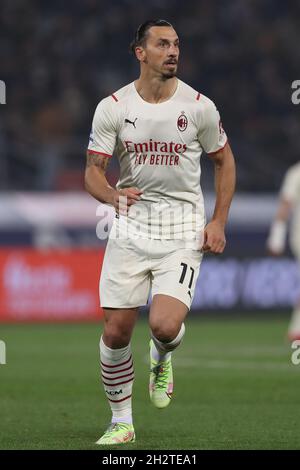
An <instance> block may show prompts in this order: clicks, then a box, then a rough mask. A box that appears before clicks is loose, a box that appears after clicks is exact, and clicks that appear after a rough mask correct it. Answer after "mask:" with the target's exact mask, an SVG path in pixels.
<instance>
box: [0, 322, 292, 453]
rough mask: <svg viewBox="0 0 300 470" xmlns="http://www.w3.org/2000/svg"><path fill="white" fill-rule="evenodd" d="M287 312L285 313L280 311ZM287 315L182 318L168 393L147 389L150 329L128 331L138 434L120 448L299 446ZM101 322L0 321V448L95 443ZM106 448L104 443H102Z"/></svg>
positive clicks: (101, 416)
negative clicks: (164, 399)
mask: <svg viewBox="0 0 300 470" xmlns="http://www.w3.org/2000/svg"><path fill="white" fill-rule="evenodd" d="M285 318H286V317H285ZM286 323H287V321H286V319H284V320H279V319H278V318H270V319H267V320H266V319H264V320H232V319H229V320H226V321H225V320H215V321H207V320H201V321H197V320H195V319H193V318H190V319H189V320H188V321H187V323H186V326H187V331H186V335H185V339H184V342H183V344H182V345H181V346H180V348H179V349H178V350H177V351H176V353H175V354H174V375H175V393H174V398H173V401H172V403H171V405H170V406H169V407H168V408H166V409H163V410H157V409H155V408H154V407H153V405H151V404H150V401H149V398H148V362H147V361H148V329H147V325H146V323H145V322H144V321H142V320H140V322H139V323H138V325H137V328H136V330H135V334H134V339H133V349H134V360H135V368H136V374H135V375H136V378H135V383H134V401H133V406H134V419H135V421H134V424H135V430H136V435H137V441H136V443H134V444H130V445H127V446H123V447H118V446H117V447H114V448H115V449H117V448H119V449H120V448H122V449H126V448H127V449H145V450H148V449H149V450H150V449H173V450H174V449H300V440H299V417H300V412H299V409H300V408H299V405H300V365H298V366H295V365H293V364H292V363H291V352H292V350H291V348H290V345H289V344H288V343H287V342H286V340H285V333H286V326H287V324H286ZM100 331H101V325H96V324H90V325H86V324H84V325H25V326H20V325H17V326H15V325H7V326H3V325H0V339H1V340H4V341H5V343H6V348H7V364H6V365H0V449H97V450H98V451H99V452H101V449H99V448H98V447H97V446H95V445H94V442H95V441H96V440H97V439H98V438H99V437H100V436H101V434H102V432H103V431H104V429H105V427H106V425H107V424H108V422H109V419H110V412H109V411H108V406H107V403H106V400H105V396H104V392H103V390H102V386H101V387H100V384H99V368H98V341H99V336H100ZM106 450H107V449H106Z"/></svg>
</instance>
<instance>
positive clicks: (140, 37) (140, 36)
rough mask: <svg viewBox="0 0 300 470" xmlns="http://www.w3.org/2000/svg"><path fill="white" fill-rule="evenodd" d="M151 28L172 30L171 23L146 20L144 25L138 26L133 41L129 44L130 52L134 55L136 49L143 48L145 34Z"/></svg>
mask: <svg viewBox="0 0 300 470" xmlns="http://www.w3.org/2000/svg"><path fill="white" fill-rule="evenodd" d="M152 26H169V27H170V28H173V26H172V25H171V23H169V22H168V21H166V20H148V21H145V23H142V24H140V26H139V27H138V29H137V30H136V32H135V35H134V40H133V41H131V43H130V51H131V52H132V53H133V54H134V55H135V48H136V47H138V46H144V44H145V42H146V39H147V33H148V31H149V29H150V28H152Z"/></svg>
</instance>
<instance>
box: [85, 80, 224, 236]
mask: <svg viewBox="0 0 300 470" xmlns="http://www.w3.org/2000/svg"><path fill="white" fill-rule="evenodd" d="M226 142H227V137H226V134H225V131H224V130H223V128H222V124H221V121H220V115H219V112H218V111H217V109H216V106H215V105H214V103H213V102H212V101H211V100H210V99H209V98H207V97H206V96H204V95H200V93H198V92H197V91H195V90H194V89H193V88H191V87H190V86H189V85H187V84H185V83H184V82H182V81H181V80H178V83H177V89H176V91H175V93H174V94H173V96H172V97H171V98H170V99H169V100H167V101H165V102H162V103H158V104H152V103H148V102H147V101H145V100H143V98H142V97H141V96H140V95H139V93H138V92H137V90H136V87H135V84H134V82H132V83H130V84H129V85H127V86H125V87H123V88H121V89H120V90H119V91H117V92H115V93H114V94H113V95H111V96H109V97H107V98H105V99H103V100H102V101H100V103H99V104H98V106H97V109H96V112H95V115H94V119H93V125H92V132H91V136H90V142H89V146H88V148H89V150H92V151H94V152H98V153H100V154H103V155H106V156H107V157H108V158H110V157H111V156H112V155H113V154H114V155H115V156H116V157H117V158H118V160H119V164H120V178H119V181H118V183H117V189H123V188H128V187H131V186H135V187H137V188H139V189H140V190H142V191H143V194H142V196H141V200H140V201H139V202H137V203H136V204H134V205H133V206H131V207H130V209H129V213H128V217H126V216H122V215H120V216H116V219H115V221H114V224H113V229H112V231H115V230H116V229H117V230H120V232H122V231H125V230H126V231H127V233H130V234H131V235H133V236H134V234H136V236H141V237H143V238H162V239H170V238H188V239H194V238H195V237H196V236H197V233H198V232H199V231H201V230H202V229H203V227H204V224H205V211H204V203H203V196H202V191H201V188H200V174H201V170H200V157H201V154H202V152H203V150H204V151H205V152H206V153H208V154H213V153H216V152H218V151H219V150H221V149H222V148H223V147H224V146H225V144H226Z"/></svg>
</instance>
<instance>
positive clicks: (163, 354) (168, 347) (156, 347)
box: [151, 323, 185, 362]
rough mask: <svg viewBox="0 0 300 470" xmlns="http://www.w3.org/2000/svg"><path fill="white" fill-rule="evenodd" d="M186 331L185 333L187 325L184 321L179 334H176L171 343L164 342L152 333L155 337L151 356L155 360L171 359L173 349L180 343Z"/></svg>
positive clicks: (153, 337)
mask: <svg viewBox="0 0 300 470" xmlns="http://www.w3.org/2000/svg"><path fill="white" fill-rule="evenodd" d="M184 333H185V326H184V323H182V325H181V328H180V330H179V333H178V335H177V336H176V338H174V339H173V340H172V341H170V343H162V342H161V341H159V340H158V339H157V338H155V336H154V335H153V334H151V337H152V339H153V342H152V345H151V357H152V358H153V359H154V360H155V361H158V362H163V361H167V360H169V358H170V357H171V354H172V351H173V350H174V349H176V348H177V347H178V346H179V345H180V343H181V340H182V338H183V335H184Z"/></svg>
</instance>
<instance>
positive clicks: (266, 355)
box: [0, 0, 300, 449]
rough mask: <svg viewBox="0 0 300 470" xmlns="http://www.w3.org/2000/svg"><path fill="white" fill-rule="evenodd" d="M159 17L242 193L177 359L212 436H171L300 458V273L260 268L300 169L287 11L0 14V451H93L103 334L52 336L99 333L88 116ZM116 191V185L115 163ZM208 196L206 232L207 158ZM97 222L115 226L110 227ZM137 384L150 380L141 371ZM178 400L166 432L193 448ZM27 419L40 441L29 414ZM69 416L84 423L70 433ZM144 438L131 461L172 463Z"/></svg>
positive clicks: (293, 33)
mask: <svg viewBox="0 0 300 470" xmlns="http://www.w3.org/2000/svg"><path fill="white" fill-rule="evenodd" d="M157 17H159V18H165V19H167V20H168V21H170V22H172V23H173V24H174V26H175V28H176V30H177V32H178V34H179V37H180V40H181V59H180V68H179V76H180V78H181V79H182V80H184V81H186V82H187V83H189V84H190V85H192V86H193V87H194V88H196V89H197V90H199V91H200V92H202V93H203V94H205V95H207V96H209V97H210V98H212V99H213V100H214V101H215V102H216V103H217V105H218V108H219V110H220V112H221V116H222V121H223V125H224V128H225V129H226V131H227V133H228V135H229V138H230V141H231V146H232V148H233V151H234V154H235V156H236V160H237V176H238V179H237V194H236V197H235V200H234V203H233V206H232V210H231V216H230V221H229V224H228V228H227V240H228V246H227V248H226V253H225V254H224V255H223V256H222V257H212V256H206V259H205V260H204V262H203V265H202V268H201V273H200V277H199V281H198V285H197V290H196V295H195V299H194V304H193V310H192V315H191V319H190V320H189V321H190V322H191V323H192V325H193V332H194V337H192V336H193V335H192V333H190V336H188V335H187V340H186V343H185V345H183V346H182V348H183V353H182V354H183V356H182V357H183V358H184V357H186V358H188V357H189V358H191V356H192V355H195V354H197V357H198V360H199V363H197V359H195V358H194V359H193V360H194V362H192V361H190V365H189V366H188V367H190V369H188V373H189V374H190V372H191V368H192V369H194V372H193V373H194V374H198V379H199V384H201V386H200V385H199V387H200V388H201V387H203V379H204V378H205V380H206V387H204V389H203V388H202V391H201V394H202V398H201V397H200V398H199V396H197V394H196V393H194V396H192V397H190V398H188V399H189V400H190V403H191V405H190V407H191V408H190V411H189V412H190V413H196V415H197V413H200V414H199V416H200V415H201V416H202V417H203V416H204V418H205V417H206V426H208V428H209V432H208V434H206V437H205V438H204V437H203V436H202V437H199V436H198V434H197V432H196V435H197V436H198V437H197V436H196V437H195V438H194V440H193V441H189V440H188V438H187V439H186V440H184V438H183V436H182V435H181V437H180V436H179V437H180V439H181V440H180V439H179V442H178V446H179V447H176V448H180V445H183V446H185V447H184V448H195V449H196V448H199V449H201V448H263V447H264V446H265V447H267V448H268V447H270V448H276V447H277V448H293V447H294V448H295V447H297V446H298V448H299V444H298V442H297V439H296V438H295V435H294V430H295V429H294V426H295V419H296V417H295V411H294V410H295V406H299V398H298V397H297V395H296V393H295V386H296V384H297V386H298V387H299V370H300V369H299V368H298V369H297V368H296V367H295V366H293V365H292V364H291V363H290V347H289V345H288V343H286V339H285V335H286V328H287V322H288V319H289V313H290V310H291V307H292V305H293V303H294V302H295V301H296V299H297V298H298V297H299V296H300V278H299V272H298V265H297V263H296V262H295V261H294V260H293V258H292V257H291V256H290V253H289V251H287V255H286V257H284V258H280V259H271V258H269V257H268V256H267V254H266V251H265V242H266V237H267V233H268V229H269V225H270V222H271V219H272V217H273V215H274V211H275V208H276V201H277V191H278V189H279V186H280V183H281V181H282V178H283V175H284V172H285V171H286V170H287V168H288V167H289V166H290V165H291V164H293V163H296V162H297V161H298V160H299V142H298V141H299V135H300V119H299V116H300V115H299V112H300V108H299V106H298V107H297V106H295V105H293V104H292V101H291V93H292V90H291V84H292V82H293V81H294V80H296V79H299V78H300V77H299V59H300V49H299V47H297V44H298V43H299V40H300V28H299V18H300V3H299V2H298V1H297V0H295V1H293V0H287V1H285V2H282V1H281V0H243V1H241V0H230V1H228V2H224V1H221V0H210V1H208V0H197V1H194V0H191V1H185V2H182V1H177V0H151V1H148V2H147V3H143V2H138V1H135V0H114V1H106V0H73V1H72V2H61V1H57V0H52V1H51V2H46V1H45V0H30V1H25V0H14V1H11V0H10V1H9V0H2V1H1V6H0V56H1V62H0V79H1V80H3V81H4V82H5V84H6V101H7V102H6V104H5V105H0V161H1V171H0V188H1V192H0V221H1V223H0V339H1V340H4V341H5V342H6V345H7V366H5V367H2V366H0V379H1V382H2V384H1V386H0V394H1V403H2V416H3V419H2V423H3V425H4V424H5V426H6V429H9V431H8V434H7V433H3V436H2V441H1V438H0V448H14V447H15V448H30V447H32V448H87V447H89V444H88V443H87V442H90V441H92V440H93V439H94V437H97V436H95V429H98V428H99V420H98V419H96V417H94V415H96V413H95V412H94V411H93V412H91V408H90V407H89V406H88V405H89V404H90V403H91V404H93V406H95V407H96V409H97V410H98V411H99V413H100V415H101V414H103V415H104V417H105V418H107V419H108V416H109V415H108V412H107V411H106V405H105V403H104V400H103V399H102V402H103V403H102V402H101V403H99V401H100V396H99V390H98V384H97V380H96V379H97V374H98V371H97V354H98V352H97V343H98V337H99V330H100V329H101V326H100V328H99V327H98V326H95V325H94V324H92V325H82V324H79V325H72V326H71V325H69V326H68V327H66V326H65V325H51V326H48V324H49V322H59V323H66V322H74V321H76V322H78V321H80V322H91V321H92V322H95V321H98V320H100V319H101V310H100V309H99V307H98V279H99V274H100V268H101V260H102V257H103V253H104V248H105V240H101V239H99V237H98V236H97V234H96V225H97V224H99V223H100V224H101V217H102V216H101V210H99V207H98V204H97V202H96V201H94V200H93V199H92V198H91V197H90V196H89V195H88V194H86V193H85V192H84V190H83V172H84V166H85V150H86V146H87V142H88V136H89V133H90V126H91V121H92V117H93V113H94V110H95V107H96V105H97V103H98V101H99V100H100V99H101V98H102V97H104V96H106V95H108V94H111V93H112V92H113V91H115V90H117V89H118V88H120V87H121V86H122V85H124V84H126V83H128V82H130V81H132V80H133V79H135V78H136V75H137V73H138V66H137V63H136V61H135V60H134V59H133V57H131V56H130V55H129V52H128V47H127V45H129V43H130V41H131V39H132V36H133V33H134V31H135V29H136V28H137V26H138V24H140V23H141V22H143V21H145V19H149V18H157ZM108 176H109V180H110V182H111V183H112V184H114V183H115V182H116V181H117V177H118V166H117V162H116V161H115V160H114V159H112V162H111V164H110V167H109V170H108ZM201 182H202V187H203V191H204V195H205V198H206V206H207V212H208V214H209V213H210V212H211V210H212V207H213V203H214V196H213V166H212V165H211V163H210V162H209V161H208V159H207V158H206V156H203V157H202V179H201ZM107 215H108V218H109V219H110V220H111V217H112V212H111V211H110V210H109V209H107ZM146 314H147V311H146V310H144V314H143V315H142V317H144V319H145V316H146ZM216 314H217V315H216ZM198 319H199V320H200V322H198V321H197V320H198ZM224 319H226V320H228V322H229V323H228V324H227V323H226V321H225V320H224ZM35 322H37V323H40V322H46V325H35ZM19 323H20V324H19ZM24 323H29V324H28V325H26V326H25V325H24ZM228 325H229V326H228ZM69 328H70V329H69ZM196 332H197V334H196ZM146 338H147V327H146V324H144V323H143V322H141V325H140V326H139V328H138V330H137V333H136V339H135V341H136V342H137V345H136V347H137V351H141V357H142V358H143V355H145V354H146V346H145V347H144V350H143V346H142V345H143V344H144V345H146V344H147V341H146ZM189 338H190V339H189ZM143 341H144V343H143ZM189 341H190V343H189ZM79 344H80V346H79ZM184 348H185V349H184ZM193 348H194V349H193ZM214 348H215V349H214ZM193 351H197V353H194V352H193ZM180 354H181V353H180V352H178V361H179V363H178V364H179V370H180V373H179V375H180V374H181V378H182V381H183V383H184V384H185V383H186V382H185V381H186V380H188V378H187V376H185V375H184V369H183V368H182V369H180V360H182V361H183V359H180ZM20 357H21V358H23V361H24V363H23V362H22V360H21V359H20ZM72 358H74V360H76V361H77V363H78V373H77V371H75V370H74V363H73V361H72ZM87 362H88V363H89V366H88V367H87V368H86V364H87ZM187 363H188V359H187ZM45 364H46V366H45ZM58 364H59V365H58ZM23 366H24V367H23ZM44 366H45V367H44ZM139 366H140V369H141V370H142V369H145V368H146V367H145V364H144V363H143V360H142V359H141V363H140V364H139V363H138V364H137V367H138V368H139ZM58 370H59V373H58V375H57V371H58ZM89 373H90V375H89ZM141 373H142V372H141ZM1 376H2V377H1ZM81 377H82V380H85V381H87V386H86V388H85V387H84V384H83V383H82V382H81ZM94 378H95V380H93V379H94ZM5 379H6V380H5ZM268 379H269V380H268ZM57 381H58V382H59V383H57ZM145 383H146V382H145ZM208 383H210V385H208ZM55 384H56V385H57V387H56V388H55ZM243 384H244V387H243ZM48 385H49V387H48ZM214 385H215V386H216V388H214ZM181 387H182V390H181V393H182V395H183V396H184V393H187V390H186V389H185V387H184V385H181ZM49 388H50V391H49ZM46 389H47V391H46ZM298 389H299V388H298ZM139 390H141V392H140V393H141V394H140V395H139ZM218 391H219V392H218ZM144 392H145V390H144V391H143V393H144ZM50 393H51V394H52V395H51V397H52V398H49V397H50ZM76 393H77V395H76ZM218 393H219V395H218ZM203 394H204V399H203ZM274 394H275V395H274ZM178 395H180V391H179V392H178ZM137 396H138V398H137V409H138V410H140V412H141V413H148V414H149V417H151V411H149V410H150V408H149V410H148V411H145V407H146V405H145V407H144V402H143V400H144V398H143V399H142V398H141V397H142V389H141V385H138V386H137ZM187 396H188V395H187ZM254 396H255V399H254V398H253V397H254ZM139 397H140V398H139ZM102 398H103V397H102ZM80 400H81V401H80ZM89 400H90V402H89ZM138 400H140V401H138ZM180 400H182V397H181V398H180V396H179V398H178V404H177V405H176V406H177V408H176V416H177V420H178V422H181V419H182V422H183V423H184V426H186V428H184V429H186V432H188V431H187V430H188V425H189V423H188V420H186V418H185V414H184V413H183V412H184V410H182V409H181V408H180V403H181V401H180ZM203 400H204V401H203ZM235 400H236V403H235ZM87 402H88V403H87ZM35 403H38V404H39V405H37V406H38V407H39V409H40V410H41V412H42V414H43V417H44V418H43V423H42V422H41V418H40V415H39V414H38V413H37V412H36V413H34V412H32V411H33V410H34V409H35ZM216 403H218V405H217V415H215V414H214V411H213V410H215V405H216ZM233 403H235V405H233ZM70 405H72V406H73V407H77V408H76V409H77V418H78V421H76V423H75V421H74V420H73V421H72V417H71V416H72V409H71V407H70ZM192 405H194V407H195V409H194V408H192ZM68 406H69V408H68ZM233 406H236V408H234V409H233ZM97 407H98V408H97ZM94 409H95V408H94ZM94 409H93V410H94ZM275 409H277V415H276V413H275V411H274V410H275ZM264 410H265V411H264ZM64 413H65V414H64ZM91 414H92V415H93V417H92V422H91V423H90V424H89V425H87V424H86V421H88V420H89V416H90V415H91ZM275 415H276V416H275ZM20 416H23V418H24V421H25V430H26V432H25V434H26V437H24V433H22V432H21V430H22V427H21V430H20V429H19V431H18V432H17V434H14V433H16V429H17V427H18V426H17V423H18V420H19V419H20ZM29 416H30V418H29ZM51 416H55V417H56V422H57V423H58V424H57V427H55V426H54V425H53V421H52V419H51ZM180 416H181V418H180ZM79 418H80V419H81V421H79ZM138 419H139V420H140V421H139V425H141V426H142V421H141V418H138ZM168 419H169V422H172V417H171V415H169V416H168ZM201 419H202V418H201ZM224 419H225V420H224ZM256 419H257V420H258V421H256ZM100 421H101V420H100ZM186 421H187V422H186ZM245 421H247V422H248V423H249V432H248V431H247V429H245V428H244V427H243V424H244V422H245ZM220 423H222V425H221V424H220ZM230 423H231V424H230ZM232 423H235V424H236V426H235V427H232V426H233V424H232ZM41 424H42V428H41ZM227 424H228V426H227ZM100 425H101V426H103V422H102V423H100ZM219 425H220V426H219ZM96 426H98V428H96ZM230 426H231V427H230ZM33 429H35V431H34V432H33V434H30V433H32V430H33ZM70 429H71V431H70ZM99 429H100V428H99ZM149 429H150V430H149V435H148V436H147V439H146V438H145V441H144V443H142V444H139V445H141V446H142V445H144V446H145V447H144V448H168V447H169V448H171V445H174V446H175V445H177V444H175V441H174V436H171V440H170V441H168V440H166V441H164V440H159V439H158V438H157V439H155V438H153V437H151V436H152V434H151V432H152V428H151V426H150V428H149ZM155 429H156V428H155V426H153V433H155V432H156V430H155ZM206 429H207V427H206ZM220 429H221V434H220V435H219V436H218V430H220ZM257 429H259V431H257ZM49 430H50V433H52V436H51V438H50V440H49V439H48V432H49ZM68 430H69V431H70V433H71V437H70V439H71V441H70V439H68V438H67V437H68ZM202 431H203V429H202ZM97 432H98V431H97ZM99 432H100V431H99ZM184 432H185V431H184ZM53 433H54V436H55V438H54V437H53ZM199 433H200V434H199V435H201V430H200V429H199ZM226 433H227V434H226ZM268 433H269V434H268ZM4 434H5V436H4ZM268 435H269V436H270V438H268ZM62 436H64V437H63V438H62ZM51 439H52V440H51ZM151 439H152V440H151ZM172 439H173V440H172ZM159 445H160V446H161V447H159ZM147 446H148V447H147ZM151 446H152V447H151ZM141 448H142V447H141ZM172 448H175V447H172Z"/></svg>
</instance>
